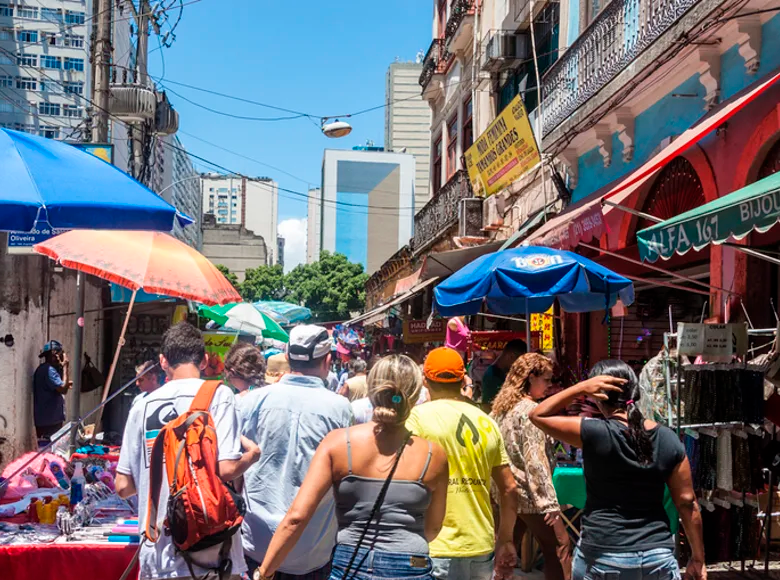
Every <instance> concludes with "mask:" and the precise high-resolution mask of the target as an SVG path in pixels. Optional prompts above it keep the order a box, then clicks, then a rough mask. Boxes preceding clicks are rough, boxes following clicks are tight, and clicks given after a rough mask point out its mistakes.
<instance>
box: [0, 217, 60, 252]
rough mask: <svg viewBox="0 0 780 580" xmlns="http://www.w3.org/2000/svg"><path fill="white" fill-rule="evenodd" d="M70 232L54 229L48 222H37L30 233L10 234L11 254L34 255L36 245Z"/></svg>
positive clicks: (9, 249)
mask: <svg viewBox="0 0 780 580" xmlns="http://www.w3.org/2000/svg"><path fill="white" fill-rule="evenodd" d="M66 231H68V230H58V229H54V228H53V227H51V226H50V225H49V222H46V221H43V222H41V221H37V222H35V227H34V228H33V229H32V231H30V232H8V253H9V254H32V253H34V252H33V249H32V247H33V246H34V245H35V244H39V243H41V242H45V241H46V240H48V239H49V238H53V237H54V236H56V235H58V234H61V233H63V232H66Z"/></svg>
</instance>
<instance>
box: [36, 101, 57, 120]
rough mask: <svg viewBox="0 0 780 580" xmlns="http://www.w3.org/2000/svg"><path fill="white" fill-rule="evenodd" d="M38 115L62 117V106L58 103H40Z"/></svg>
mask: <svg viewBox="0 0 780 580" xmlns="http://www.w3.org/2000/svg"><path fill="white" fill-rule="evenodd" d="M38 113H40V114H41V115H51V116H52V117H59V116H60V105H59V104H58V103H38Z"/></svg>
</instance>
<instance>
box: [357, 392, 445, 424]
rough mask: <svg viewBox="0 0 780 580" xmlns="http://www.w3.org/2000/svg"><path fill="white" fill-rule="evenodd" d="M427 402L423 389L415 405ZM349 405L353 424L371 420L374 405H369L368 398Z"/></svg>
mask: <svg viewBox="0 0 780 580" xmlns="http://www.w3.org/2000/svg"><path fill="white" fill-rule="evenodd" d="M429 400H430V395H429V394H428V389H427V388H426V387H423V388H422V390H421V391H420V396H419V397H418V399H417V402H416V403H415V405H422V404H423V403H427V402H428V401H429ZM351 405H352V413H353V414H354V415H355V423H357V424H358V425H361V424H363V423H368V422H369V421H371V420H372V419H373V417H374V405H372V404H371V401H370V400H369V399H368V397H364V398H362V399H355V400H354V401H352V403H351Z"/></svg>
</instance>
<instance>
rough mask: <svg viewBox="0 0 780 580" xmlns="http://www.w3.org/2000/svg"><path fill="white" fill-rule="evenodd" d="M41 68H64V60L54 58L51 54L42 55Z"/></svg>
mask: <svg viewBox="0 0 780 580" xmlns="http://www.w3.org/2000/svg"><path fill="white" fill-rule="evenodd" d="M41 67H42V68H53V69H61V68H62V59H61V58H60V57H59V56H52V55H50V54H42V55H41Z"/></svg>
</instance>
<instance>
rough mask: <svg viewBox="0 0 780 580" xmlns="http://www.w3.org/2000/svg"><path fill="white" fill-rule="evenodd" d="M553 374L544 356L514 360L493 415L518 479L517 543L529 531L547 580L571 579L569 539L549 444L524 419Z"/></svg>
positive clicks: (542, 394)
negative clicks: (537, 543)
mask: <svg viewBox="0 0 780 580" xmlns="http://www.w3.org/2000/svg"><path fill="white" fill-rule="evenodd" d="M552 374H553V365H552V361H551V360H550V359H548V358H547V357H546V356H543V355H541V354H536V353H529V354H524V355H523V356H521V357H520V358H518V359H517V360H516V361H515V362H514V363H513V364H512V367H511V368H510V370H509V374H508V375H507V377H506V380H505V381H504V385H503V387H502V388H501V390H500V391H499V393H498V395H496V398H495V399H494V401H493V413H492V415H493V418H494V419H495V420H496V422H497V423H498V426H499V429H500V430H501V436H502V437H503V438H504V445H505V446H506V450H507V453H508V454H509V460H510V462H511V463H510V467H511V469H512V474H513V475H514V477H515V481H516V482H517V495H518V498H517V500H518V513H517V524H516V525H515V543H516V544H519V543H520V542H522V538H523V536H524V535H525V533H527V532H530V533H531V534H533V536H534V537H535V538H536V540H537V541H538V542H539V545H540V546H541V548H542V553H543V554H544V576H545V578H546V580H569V579H570V578H571V543H570V541H569V535H568V533H567V532H566V527H565V526H564V524H563V521H562V520H561V514H560V506H559V505H558V500H557V498H556V495H555V488H554V487H553V482H552V457H553V454H552V446H551V445H550V444H549V441H548V439H547V437H546V436H545V434H544V433H543V432H542V431H541V430H540V429H539V428H538V427H536V426H534V425H533V424H532V423H531V421H530V419H529V418H528V415H529V413H530V412H531V411H532V410H533V409H534V408H535V407H536V405H537V401H539V400H540V399H542V398H543V397H544V395H545V393H546V392H547V389H548V388H549V387H550V385H551V384H552Z"/></svg>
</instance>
